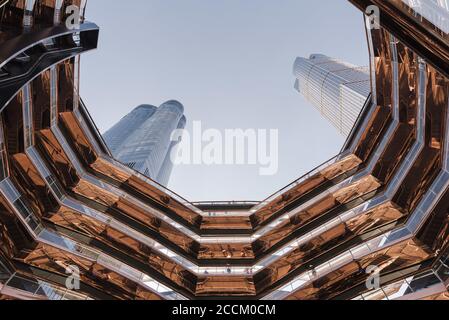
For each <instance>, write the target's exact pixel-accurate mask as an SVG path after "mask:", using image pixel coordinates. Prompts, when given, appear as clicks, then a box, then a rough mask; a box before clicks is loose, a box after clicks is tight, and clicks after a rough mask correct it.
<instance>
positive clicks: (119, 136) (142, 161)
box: [104, 100, 186, 186]
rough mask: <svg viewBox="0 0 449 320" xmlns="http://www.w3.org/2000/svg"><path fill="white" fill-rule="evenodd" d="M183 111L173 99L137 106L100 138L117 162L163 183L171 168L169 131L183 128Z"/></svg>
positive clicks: (175, 144)
mask: <svg viewBox="0 0 449 320" xmlns="http://www.w3.org/2000/svg"><path fill="white" fill-rule="evenodd" d="M183 114H184V107H183V105H182V104H181V103H179V102H178V101H174V100H172V101H167V102H166V103H164V104H162V105H161V106H160V107H159V108H157V107H155V106H152V105H141V106H139V107H137V108H136V109H134V110H133V111H132V112H131V113H129V114H128V115H127V116H125V117H124V118H123V119H122V120H120V121H119V122H118V123H117V124H116V125H114V126H113V127H112V128H111V129H110V130H108V131H107V132H106V133H105V134H104V138H105V140H106V143H107V144H108V145H109V148H110V149H111V152H112V154H113V155H114V156H115V157H116V158H117V159H118V160H119V161H121V162H123V163H124V164H126V165H127V166H129V167H130V168H132V169H135V170H137V171H139V172H141V173H143V174H145V175H146V176H148V177H150V178H152V179H153V180H155V181H157V182H158V183H160V184H162V185H164V186H165V185H167V184H168V182H169V179H170V174H171V171H172V169H173V164H172V161H171V158H170V155H171V152H172V150H173V149H174V148H176V146H177V144H178V143H177V142H173V141H171V139H170V138H171V134H172V132H173V131H174V130H176V129H184V128H185V125H186V118H185V116H183Z"/></svg>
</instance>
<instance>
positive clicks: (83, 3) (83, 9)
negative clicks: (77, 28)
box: [80, 0, 87, 23]
mask: <svg viewBox="0 0 449 320" xmlns="http://www.w3.org/2000/svg"><path fill="white" fill-rule="evenodd" d="M86 5H87V0H81V3H80V23H83V22H84V19H85V16H84V15H85V13H86Z"/></svg>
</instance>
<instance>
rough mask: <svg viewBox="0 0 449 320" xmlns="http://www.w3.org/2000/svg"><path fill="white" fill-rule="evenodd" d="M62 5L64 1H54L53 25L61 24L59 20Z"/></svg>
mask: <svg viewBox="0 0 449 320" xmlns="http://www.w3.org/2000/svg"><path fill="white" fill-rule="evenodd" d="M63 3H64V0H56V1H55V13H54V16H53V24H54V25H58V24H60V23H61V22H62V21H61V18H62V12H61V10H62V5H63Z"/></svg>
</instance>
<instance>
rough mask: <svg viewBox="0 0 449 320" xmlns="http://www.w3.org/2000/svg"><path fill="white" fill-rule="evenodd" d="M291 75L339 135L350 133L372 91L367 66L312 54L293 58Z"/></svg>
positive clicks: (305, 95)
mask: <svg viewBox="0 0 449 320" xmlns="http://www.w3.org/2000/svg"><path fill="white" fill-rule="evenodd" d="M294 75H295V77H296V78H297V80H296V83H295V89H296V90H298V91H299V92H300V93H302V94H303V95H304V97H305V98H306V99H307V100H308V101H309V102H311V103H312V104H313V106H314V107H315V108H316V109H317V110H318V111H319V112H320V113H321V114H322V115H323V116H324V117H325V118H326V119H327V120H329V122H331V123H332V125H333V126H334V127H336V128H337V130H338V131H339V132H340V133H341V134H342V135H344V136H347V135H349V133H350V132H351V130H352V128H353V126H354V123H355V121H356V120H357V117H358V116H359V114H360V111H361V110H362V108H363V106H364V104H365V102H366V100H367V98H368V96H369V94H370V92H371V86H370V76H369V70H368V68H367V67H357V66H354V65H352V64H349V63H346V62H342V61H339V60H336V59H333V58H330V57H328V56H325V55H322V54H312V55H311V56H310V58H309V59H307V58H297V59H296V61H295V65H294Z"/></svg>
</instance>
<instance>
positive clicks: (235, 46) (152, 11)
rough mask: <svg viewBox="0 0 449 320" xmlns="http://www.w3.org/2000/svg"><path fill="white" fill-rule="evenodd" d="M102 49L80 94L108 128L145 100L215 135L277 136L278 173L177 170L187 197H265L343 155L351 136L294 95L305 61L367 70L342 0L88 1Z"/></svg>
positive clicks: (357, 16) (91, 60)
mask: <svg viewBox="0 0 449 320" xmlns="http://www.w3.org/2000/svg"><path fill="white" fill-rule="evenodd" d="M86 16H87V19H88V20H91V21H94V22H96V23H97V24H98V25H99V26H100V27H101V32H100V43H99V49H98V50H97V51H95V52H92V53H88V54H86V55H85V56H83V58H82V60H81V61H82V74H81V94H82V96H83V98H84V100H85V101H86V103H87V105H88V107H89V110H90V112H91V113H92V116H93V117H94V119H95V120H96V123H97V124H98V126H99V128H100V130H101V131H102V132H104V131H105V130H107V129H108V128H109V127H111V126H112V125H113V124H114V123H115V122H116V121H118V120H119V119H120V118H121V117H123V116H124V115H125V114H126V113H128V112H129V111H130V110H132V109H133V108H134V107H135V106H137V105H139V104H143V103H148V104H154V105H160V104H161V103H163V102H164V101H166V100H170V99H177V100H179V101H180V102H182V103H183V104H184V106H185V109H186V116H187V118H188V127H187V128H188V129H190V128H191V125H192V121H197V120H201V121H202V122H203V126H204V127H205V128H216V129H219V130H224V129H233V128H242V129H248V128H252V129H259V128H260V129H279V134H280V155H279V161H280V169H279V173H278V174H277V175H274V176H259V170H258V167H256V166H193V165H192V166H185V165H182V166H178V167H176V168H175V169H174V172H173V176H172V180H171V184H170V188H171V189H172V190H173V191H175V192H178V193H179V194H180V195H182V196H184V197H186V198H187V199H188V200H191V201H200V200H262V199H264V198H266V197H267V196H269V195H270V194H272V193H273V192H275V191H277V190H278V189H280V188H282V187H284V186H285V185H287V184H288V183H290V182H292V181H293V180H295V179H296V178H298V177H300V176H301V175H302V174H304V173H306V172H307V171H309V170H310V169H313V168H314V167H316V166H317V165H319V164H320V163H322V162H324V161H325V160H327V159H329V158H331V157H332V156H334V155H336V154H337V153H338V151H339V150H340V149H341V146H342V144H343V142H344V139H343V138H342V137H341V136H339V135H338V134H337V132H336V130H335V129H334V128H333V127H331V126H330V125H329V124H328V123H327V122H326V121H325V120H324V119H323V118H321V116H320V115H319V114H318V112H316V111H315V110H314V109H313V108H312V107H311V106H310V105H309V104H308V103H307V102H306V101H305V100H304V99H303V98H302V97H301V96H300V95H299V94H298V93H297V92H296V91H295V90H294V89H293V84H294V80H295V79H294V77H293V75H292V66H293V62H294V60H295V58H296V57H297V56H309V55H310V54H311V53H324V54H327V55H329V56H333V57H336V58H340V59H342V60H346V61H348V62H351V63H354V64H357V65H368V50H367V45H366V37H365V32H364V28H363V19H362V13H361V12H360V11H358V10H356V9H355V8H354V7H353V6H352V5H351V4H350V3H349V2H347V1H343V0H338V1H336V0H320V1H317V0H128V1H126V2H124V1H110V0H90V1H89V2H88V7H87V14H86Z"/></svg>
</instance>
